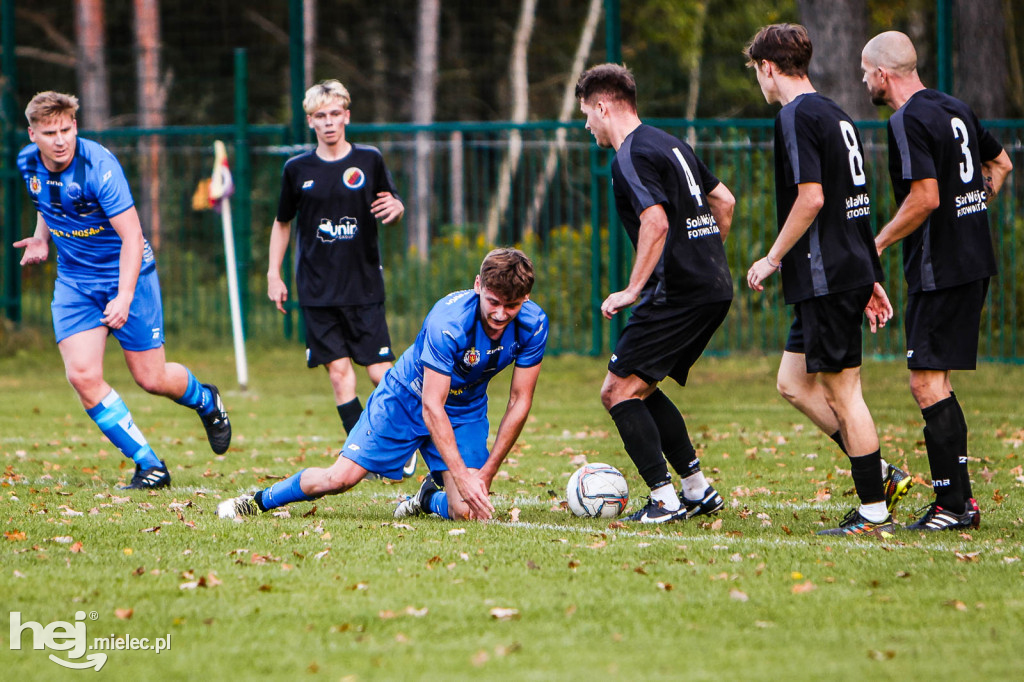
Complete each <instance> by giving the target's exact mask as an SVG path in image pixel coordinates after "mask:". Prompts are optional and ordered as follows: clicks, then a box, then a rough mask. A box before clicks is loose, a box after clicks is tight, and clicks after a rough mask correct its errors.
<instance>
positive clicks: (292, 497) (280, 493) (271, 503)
mask: <svg viewBox="0 0 1024 682" xmlns="http://www.w3.org/2000/svg"><path fill="white" fill-rule="evenodd" d="M302 471H305V469H303V470H302ZM302 471H299V472H298V473H295V474H292V475H291V476H289V477H288V478H286V479H284V480H283V481H278V482H277V483H275V484H274V485H272V486H270V487H269V488H265V489H264V490H263V494H262V495H261V496H260V498H261V499H260V502H261V506H262V507H263V508H264V509H276V508H278V507H283V506H284V505H286V504H291V503H292V502H305V501H307V500H312V499H313V498H312V497H310V496H309V495H307V494H306V493H304V492H302V488H301V487H300V486H299V479H301V478H302Z"/></svg>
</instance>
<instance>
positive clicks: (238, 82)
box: [233, 47, 252, 336]
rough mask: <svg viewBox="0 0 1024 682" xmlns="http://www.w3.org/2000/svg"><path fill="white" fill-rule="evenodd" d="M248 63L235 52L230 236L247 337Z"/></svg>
mask: <svg viewBox="0 0 1024 682" xmlns="http://www.w3.org/2000/svg"><path fill="white" fill-rule="evenodd" d="M248 119H249V62H248V55H247V53H246V50H245V48H244V47H239V48H235V168H236V172H235V196H236V197H237V198H238V201H237V202H236V206H237V207H238V220H237V222H235V227H234V230H233V232H234V233H235V243H236V244H238V245H239V248H238V249H236V250H235V253H236V255H237V258H236V262H235V268H236V272H237V273H238V281H239V283H240V284H241V286H240V287H239V288H240V292H239V293H240V298H241V309H242V329H243V330H245V333H246V336H248V334H249V328H248V320H249V314H248V313H249V298H250V294H251V292H250V291H249V262H250V261H251V259H252V224H251V221H252V197H251V191H250V187H251V184H252V174H251V172H250V164H249V120H248Z"/></svg>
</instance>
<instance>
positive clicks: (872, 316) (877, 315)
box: [864, 282, 892, 334]
mask: <svg viewBox="0 0 1024 682" xmlns="http://www.w3.org/2000/svg"><path fill="white" fill-rule="evenodd" d="M864 315H866V316H867V318H868V326H869V327H870V328H871V333H872V334H874V333H875V332H877V331H878V329H879V328H880V327H884V326H885V323H886V322H888V321H889V320H891V319H892V303H890V302H889V296H888V295H887V294H886V293H885V289H884V288H883V287H882V284H881V282H875V288H874V290H873V291H872V292H871V300H869V301H868V304H867V306H865V307H864Z"/></svg>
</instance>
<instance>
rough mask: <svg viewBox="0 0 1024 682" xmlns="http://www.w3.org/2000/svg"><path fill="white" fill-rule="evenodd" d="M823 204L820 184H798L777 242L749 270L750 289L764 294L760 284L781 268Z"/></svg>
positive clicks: (823, 196)
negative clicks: (783, 260)
mask: <svg viewBox="0 0 1024 682" xmlns="http://www.w3.org/2000/svg"><path fill="white" fill-rule="evenodd" d="M824 205H825V193H824V192H823V191H822V189H821V183H818V182H801V183H800V184H799V185H797V195H796V200H795V201H794V202H793V208H791V209H790V210H789V215H788V216H786V222H785V223H783V225H782V229H781V230H779V236H778V237H776V238H775V243H774V244H772V247H771V248H770V249H768V254H767V255H766V256H765V257H764V258H762V259H761V260H759V261H757V262H756V263H754V264H753V265H751V266H750V270H748V271H747V286H749V287H750V288H751V289H753V290H754V291H764V285H763V284H762V283H761V282H763V281H764V280H766V279H768V277H769V276H771V274H772V273H773V272H775V271H776V270H778V269H779V267H780V266H781V265H782V258H783V257H784V256H785V255H786V254H787V253H789V250H790V249H792V248H793V246H794V245H796V243H797V242H798V241H800V237H802V236H804V233H806V232H807V230H808V229H809V228H810V227H811V224H812V223H813V222H814V219H815V218H817V217H818V212H819V211H821V207H822V206H824Z"/></svg>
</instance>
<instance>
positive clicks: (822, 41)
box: [796, 0, 877, 120]
mask: <svg viewBox="0 0 1024 682" xmlns="http://www.w3.org/2000/svg"><path fill="white" fill-rule="evenodd" d="M796 4H797V7H798V9H799V11H800V21H801V23H802V24H803V25H804V26H805V27H806V28H807V33H808V35H810V38H811V43H812V44H813V45H814V57H813V58H812V59H811V66H810V77H811V82H812V83H814V87H815V89H816V90H817V91H818V92H820V93H821V94H823V95H825V96H826V97H829V98H830V99H832V100H833V101H835V103H836V104H838V105H839V106H840V107H841V108H842V109H843V111H845V112H846V113H847V114H849V115H850V117H851V118H853V119H854V120H863V119H868V118H874V117H875V116H876V115H877V114H876V112H875V107H874V106H873V105H872V104H871V101H870V100H869V99H868V98H867V96H865V94H864V88H863V87H861V86H860V81H861V70H860V52H861V50H862V49H863V48H864V43H866V42H867V41H868V39H869V38H870V37H871V36H869V35H868V6H867V1H866V0H797V3H796Z"/></svg>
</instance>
